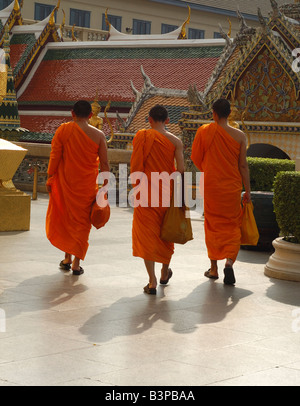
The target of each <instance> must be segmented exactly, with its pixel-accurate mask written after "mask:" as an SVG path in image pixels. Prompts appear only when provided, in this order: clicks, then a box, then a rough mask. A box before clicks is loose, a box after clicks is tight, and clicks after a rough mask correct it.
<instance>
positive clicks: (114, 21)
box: [102, 14, 122, 32]
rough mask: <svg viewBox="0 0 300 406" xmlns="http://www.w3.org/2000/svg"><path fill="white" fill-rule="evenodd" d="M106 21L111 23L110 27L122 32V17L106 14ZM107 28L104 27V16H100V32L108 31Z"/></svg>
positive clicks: (106, 26)
mask: <svg viewBox="0 0 300 406" xmlns="http://www.w3.org/2000/svg"><path fill="white" fill-rule="evenodd" d="M107 18H108V21H109V22H110V23H111V25H112V26H114V27H115V29H116V30H118V31H120V32H121V31H122V17H119V16H113V15H110V14H108V15H107ZM108 29H109V27H108V25H106V19H105V14H102V30H104V31H108Z"/></svg>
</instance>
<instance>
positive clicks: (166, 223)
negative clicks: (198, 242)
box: [160, 191, 193, 244]
mask: <svg viewBox="0 0 300 406" xmlns="http://www.w3.org/2000/svg"><path fill="white" fill-rule="evenodd" d="M160 238H161V239H162V240H163V241H169V242H173V243H176V244H185V243H187V242H188V241H191V240H192V239H193V231H192V224H191V218H190V210H189V208H188V207H186V206H185V205H183V206H182V207H175V205H174V191H173V194H172V199H171V204H170V207H169V208H168V210H167V211H166V214H165V217H164V220H163V224H162V227H161V234H160Z"/></svg>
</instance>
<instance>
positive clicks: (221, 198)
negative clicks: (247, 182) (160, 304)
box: [191, 123, 242, 261]
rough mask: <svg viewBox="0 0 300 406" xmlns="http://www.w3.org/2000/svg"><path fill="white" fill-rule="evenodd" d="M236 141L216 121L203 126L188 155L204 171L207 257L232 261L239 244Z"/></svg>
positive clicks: (239, 181)
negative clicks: (190, 153)
mask: <svg viewBox="0 0 300 406" xmlns="http://www.w3.org/2000/svg"><path fill="white" fill-rule="evenodd" d="M239 155H240V144H239V143H238V142H237V141H236V140H235V139H234V138H232V137H231V136H230V135H229V134H228V133H227V132H226V131H225V130H224V129H223V128H222V127H221V126H219V125H218V124H217V123H211V124H207V125H203V126H202V127H200V128H199V129H198V131H197V134H196V136H195V139H194V142H193V147H192V155H191V158H192V160H193V162H194V164H195V165H196V167H197V168H198V169H199V170H200V171H201V172H204V219H205V220H204V227H205V241H206V247H207V251H208V257H209V258H210V259H211V260H221V259H225V258H231V259H232V260H233V261H235V260H236V257H237V255H238V252H239V249H240V244H241V218H242V208H241V192H242V177H241V174H240V171H239Z"/></svg>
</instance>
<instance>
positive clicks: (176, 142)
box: [165, 131, 183, 148]
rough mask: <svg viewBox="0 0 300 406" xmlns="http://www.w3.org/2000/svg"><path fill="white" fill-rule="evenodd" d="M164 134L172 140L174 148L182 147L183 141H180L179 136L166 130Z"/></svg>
mask: <svg viewBox="0 0 300 406" xmlns="http://www.w3.org/2000/svg"><path fill="white" fill-rule="evenodd" d="M165 136H166V137H167V138H168V139H169V140H170V141H171V142H172V144H174V146H175V147H176V148H182V147H183V143H182V141H181V139H180V138H178V137H177V136H176V135H174V134H172V133H170V132H168V131H167V132H166V133H165Z"/></svg>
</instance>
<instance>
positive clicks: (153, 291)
mask: <svg viewBox="0 0 300 406" xmlns="http://www.w3.org/2000/svg"><path fill="white" fill-rule="evenodd" d="M144 292H145V293H147V294H148V295H156V288H150V286H149V283H148V285H147V286H145V287H144Z"/></svg>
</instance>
